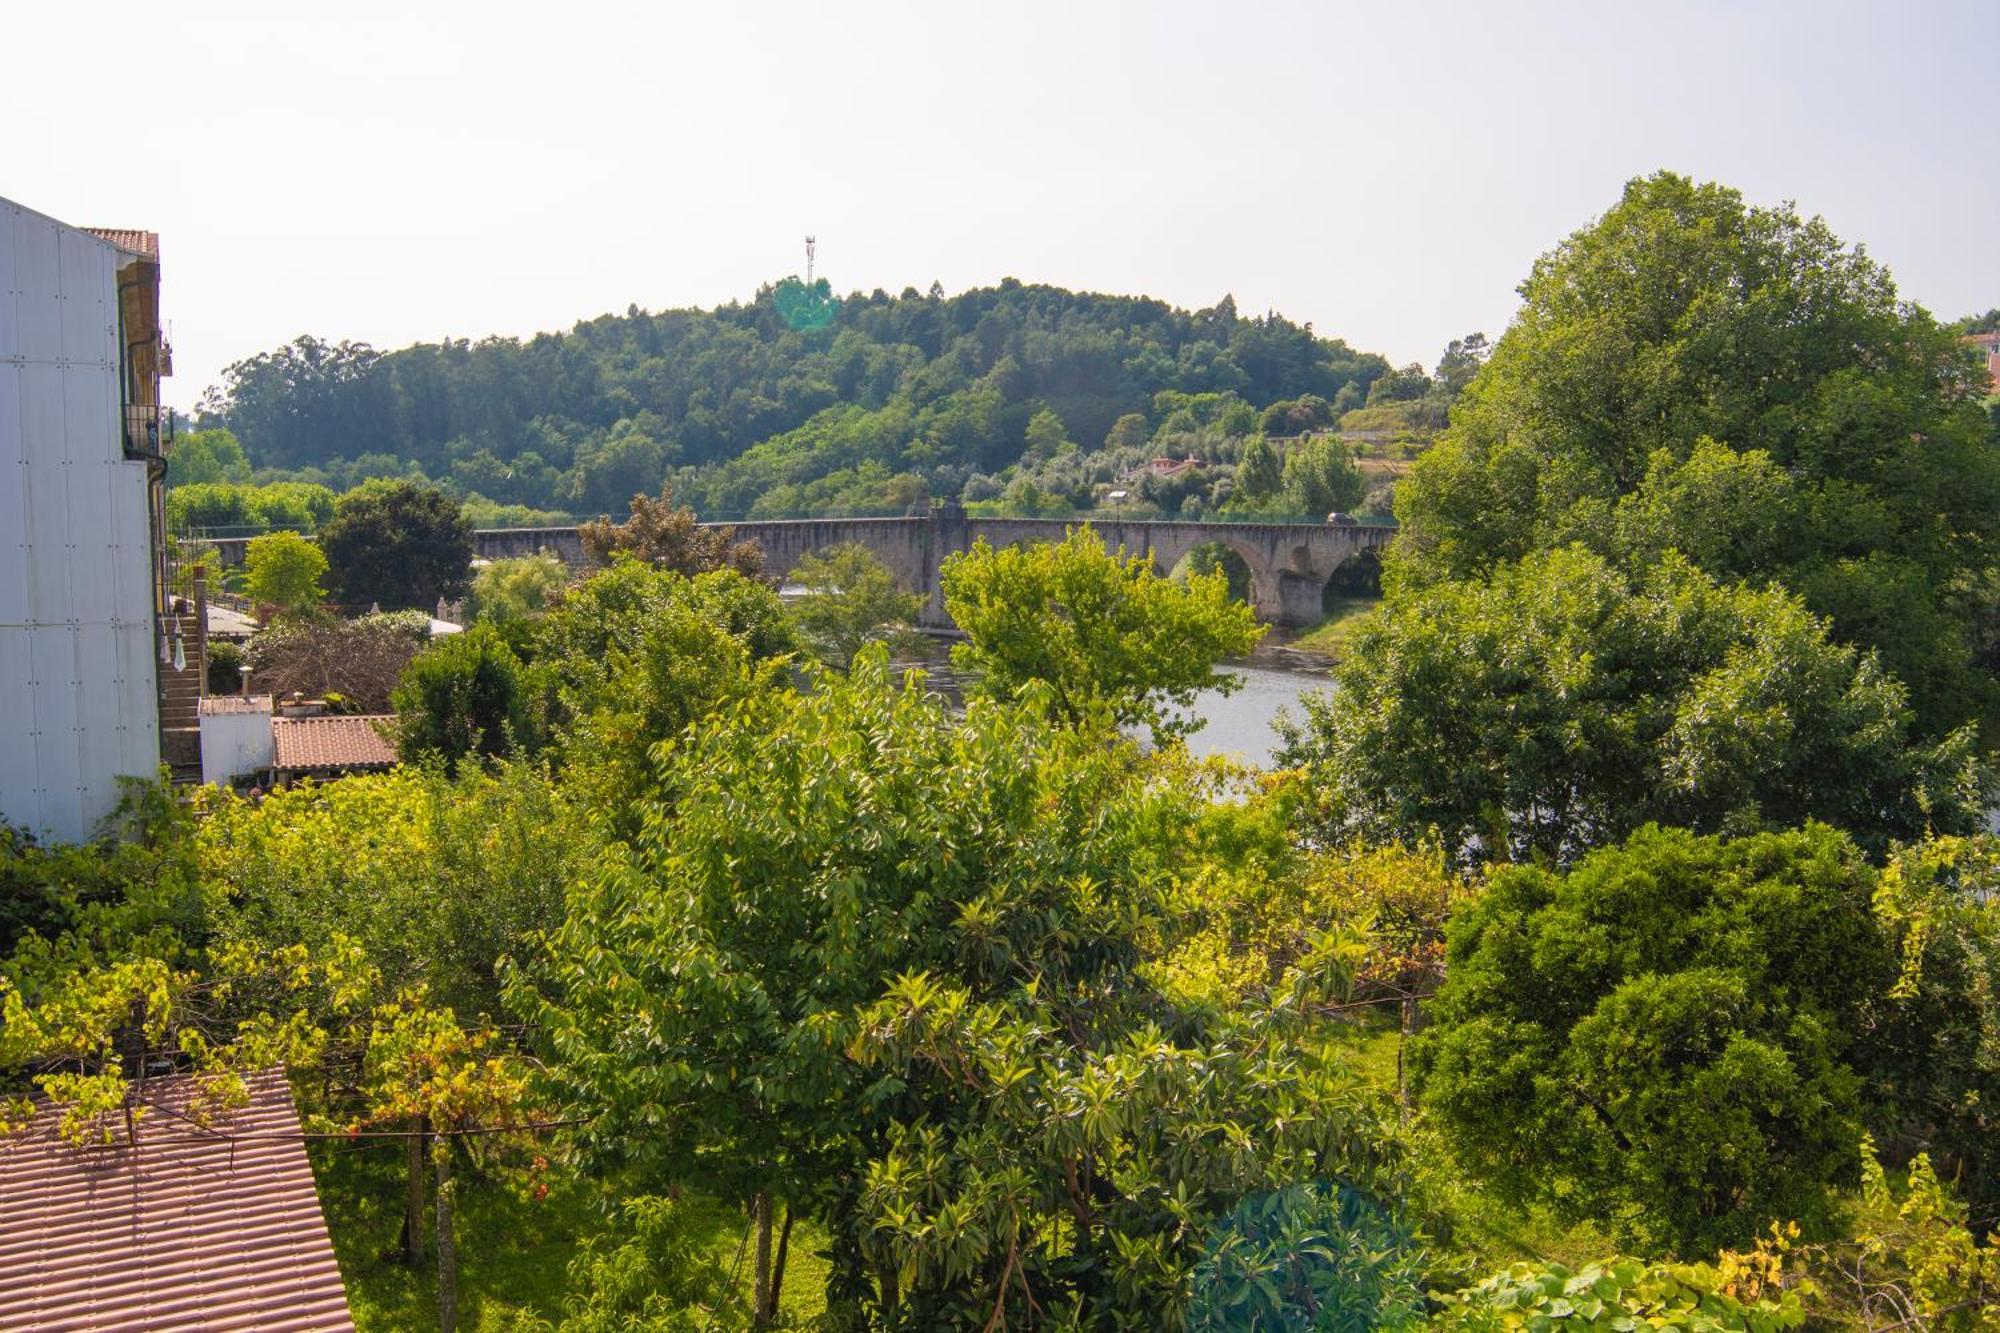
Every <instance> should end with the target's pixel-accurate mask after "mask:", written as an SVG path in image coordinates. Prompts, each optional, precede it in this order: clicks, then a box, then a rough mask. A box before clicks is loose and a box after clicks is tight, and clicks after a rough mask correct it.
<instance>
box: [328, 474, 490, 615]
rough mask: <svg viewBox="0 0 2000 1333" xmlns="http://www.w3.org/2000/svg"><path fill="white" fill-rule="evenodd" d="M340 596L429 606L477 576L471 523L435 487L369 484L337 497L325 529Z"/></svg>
mask: <svg viewBox="0 0 2000 1333" xmlns="http://www.w3.org/2000/svg"><path fill="white" fill-rule="evenodd" d="M320 549H321V550H323V551H325V552H326V558H327V563H328V564H330V565H331V566H332V567H333V569H332V577H333V584H334V595H335V597H336V598H337V599H338V600H339V601H341V602H344V603H346V604H348V605H349V606H368V605H371V604H379V605H380V606H381V607H382V608H383V609H384V610H388V611H396V610H405V609H410V610H415V609H428V608H429V607H431V606H433V605H434V604H435V603H436V602H437V601H438V599H439V598H444V599H446V600H451V599H455V598H457V597H458V596H459V595H461V594H462V593H464V591H465V589H466V585H467V584H468V583H469V582H471V579H472V524H471V523H470V522H468V521H467V520H466V517H465V515H464V513H463V512H461V510H460V509H459V506H458V502H457V501H456V500H453V499H452V498H451V497H450V496H448V495H446V494H445V493H444V492H443V491H441V490H439V489H438V488H437V487H435V486H423V485H419V484H417V483H415V482H408V481H378V482H370V483H369V484H368V485H366V486H362V487H360V488H358V489H356V490H352V491H349V492H348V493H347V494H346V495H343V496H341V497H340V501H339V503H338V504H336V505H335V506H334V510H333V519H332V520H331V521H330V522H329V523H328V524H327V525H326V526H325V528H323V529H322V530H321V531H320Z"/></svg>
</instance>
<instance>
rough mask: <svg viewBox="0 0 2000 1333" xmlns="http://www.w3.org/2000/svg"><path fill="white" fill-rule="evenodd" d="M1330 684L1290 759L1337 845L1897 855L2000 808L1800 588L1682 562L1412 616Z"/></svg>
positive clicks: (1437, 602)
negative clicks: (1822, 833)
mask: <svg viewBox="0 0 2000 1333" xmlns="http://www.w3.org/2000/svg"><path fill="white" fill-rule="evenodd" d="M1334 678H1335V687H1334V689H1333V690H1332V691H1331V693H1329V694H1327V695H1324V696H1320V697H1317V698H1314V699H1309V700H1307V702H1306V705H1305V714H1306V715H1305V719H1304V721H1303V723H1302V724H1300V725H1298V726H1295V727H1294V728H1292V729H1291V731H1290V733H1289V737H1288V744H1287V746H1286V749H1285V752H1284V753H1283V754H1282V755H1281V756H1280V762H1281V763H1282V764H1284V765H1286V766H1289V767H1299V768H1302V769H1303V770H1304V771H1305V775H1306V779H1307V783H1308V786H1309V788H1310V789H1311V790H1312V791H1313V793H1314V795H1315V797H1316V804H1315V805H1314V806H1313V807H1312V809H1311V818H1312V819H1313V821H1314V824H1313V826H1314V827H1315V828H1316V829H1317V830H1318V832H1319V834H1320V835H1321V836H1340V835H1341V834H1342V833H1348V832H1351V833H1360V834H1363V835H1364V836H1370V837H1378V838H1393V837H1404V838H1415V837H1421V836H1424V834H1425V833H1426V831H1427V830H1433V829H1434V830H1436V831H1437V832H1438V833H1439V834H1440V835H1441V836H1442V837H1443V838H1444V839H1445V843H1446V846H1447V847H1448V849H1450V850H1451V851H1452V852H1453V854H1454V855H1456V856H1461V857H1490V858H1496V859H1503V860H1504V859H1509V858H1512V857H1527V856H1546V857H1554V858H1556V859H1558V860H1567V859H1570V858H1573V857H1575V856H1577V855H1579V854H1581V853H1582V852H1583V851H1585V850H1587V849H1588V848H1591V847H1594V846H1598V845H1601V844H1603V843H1607V842H1612V841H1616V840H1617V839H1619V838H1621V837H1623V836H1625V835H1626V834H1627V833H1629V832H1631V831H1632V830H1633V829H1635V828H1637V827H1639V826H1640V825H1641V824H1644V823H1646V822H1648V821H1654V820H1657V821H1659V822H1662V823H1671V824H1680V825H1685V826H1688V827H1691V828H1694V829H1697V830H1700V831H1703V832H1713V831H1723V830H1742V829H1750V828H1758V827H1786V826H1790V825H1795V824H1798V823H1801V822H1803V821H1805V820H1807V819H1823V820H1826V821H1828V822H1830V823H1833V824H1836V825H1839V826H1841V827H1843V828H1847V829H1849V830H1851V831H1853V832H1854V834H1855V835H1856V836H1857V837H1859V838H1861V839H1862V840H1863V841H1864V842H1865V843H1866V844H1867V845H1868V846H1870V847H1871V848H1873V849H1876V850H1878V851H1880V850H1885V849H1886V847H1887V844H1888V843H1889V842H1890V841H1891V840H1893V839H1897V838H1912V837H1917V836H1920V835H1922V834H1923V833H1924V832H1925V831H1926V830H1928V829H1931V828H1937V829H1940V830H1945V831H1968V830H1970V829H1971V828H1973V827H1975V826H1976V825H1977V822H1978V820H1979V817H1980V811H1981V809H1982V808H1983V799H1982V791H1983V787H1984V784H1985V773H1984V770H1983V769H1982V768H1981V767H1980V765H1979V764H1978V763H1977V762H1976V760H1975V757H1974V749H1973V744H1972V736H1971V733H1970V730H1969V729H1966V730H1962V731H1960V732H1959V733H1957V734H1956V735H1954V736H1952V737H1949V738H1947V739H1946V740H1944V741H1940V742H1936V743H1923V742H1918V741H1915V740H1913V739H1912V738H1911V736H1910V734H1909V732H1910V720H1909V711H1908V707H1907V705H1906V703H1905V692H1904V690H1903V688H1902V686H1901V685H1900V684H1898V683H1897V682H1896V680H1895V679H1894V678H1892V677H1890V676H1888V675H1887V674H1886V673H1884V672H1883V671H1882V669H1881V667H1880V666H1879V664H1878V663H1877V662H1876V661H1875V660H1874V658H1873V657H1872V656H1863V655H1861V654H1860V653H1858V652H1857V651H1856V650H1855V649H1853V648H1850V647H1845V646H1843V645H1840V644H1836V643H1832V642H1829V640H1828V638H1827V634H1826V626H1825V623H1824V622H1823V621H1821V620H1820V619H1819V618H1817V617H1815V616H1814V615H1812V614H1811V613H1810V612H1809V611H1807V610H1806V609H1805V608H1804V606H1802V605H1801V604H1800V602H1799V599H1797V598H1796V597H1793V596H1791V595H1790V594H1788V593H1786V592H1784V591H1783V590H1782V589H1775V588H1771V589H1762V590H1759V589H1755V588H1749V587H1745V586H1743V585H1719V584H1717V583H1716V582H1714V581H1713V580H1712V579H1710V578H1708V577H1707V576H1705V575H1704V574H1702V573H1701V572H1700V571H1699V570H1697V569H1695V568H1693V567H1692V566H1691V565H1689V564H1688V563H1687V562H1686V561H1685V560H1684V559H1682V558H1681V557H1680V556H1678V555H1673V556H1670V557H1667V558H1665V559H1663V560H1662V561H1661V562H1660V563H1659V564H1657V565H1655V566H1653V567H1652V569H1651V570H1650V571H1649V572H1648V573H1647V575H1646V577H1645V581H1644V582H1643V583H1640V584H1638V585H1637V586H1634V585H1633V584H1632V583H1631V582H1629V581H1628V580H1627V578H1626V576H1624V575H1623V574H1621V573H1620V572H1619V571H1618V570H1616V569H1614V568H1612V567H1611V566H1610V565H1609V564H1607V563H1606V562H1605V561H1604V560H1603V559H1602V558H1600V557H1598V556H1596V555H1593V554H1591V553H1590V552H1589V551H1586V550H1583V549H1581V548H1569V549H1565V550H1556V551H1549V552H1544V553H1539V554H1535V555H1531V556H1529V557H1527V558H1526V559H1523V560H1522V561H1521V562H1520V563H1518V564H1513V565H1505V566H1502V567H1500V568H1499V569H1497V570H1495V571H1494V572H1493V574H1492V575H1491V576H1490V577H1489V578H1485V579H1480V580H1468V581H1461V582H1449V583H1442V584H1438V585H1436V586H1434V587H1431V588H1427V589H1425V590H1423V591H1421V592H1417V593H1405V594H1403V595H1402V596H1400V597H1396V598H1392V599H1391V601H1390V602H1389V603H1388V604H1387V605H1386V606H1385V607H1383V608H1382V610H1381V611H1380V612H1379V613H1378V614H1377V615H1375V616H1373V617H1371V618H1370V621H1369V623H1368V624H1367V625H1366V626H1364V627H1363V628H1362V629H1361V631H1360V632H1359V634H1358V635H1357V637H1356V638H1355V640H1354V642H1353V644H1352V646H1351V648H1350V651H1349V652H1348V654H1347V656H1346V657H1345V658H1344V659H1343V660H1342V661H1341V663H1340V665H1339V666H1338V667H1337V668H1336V669H1335V672H1334Z"/></svg>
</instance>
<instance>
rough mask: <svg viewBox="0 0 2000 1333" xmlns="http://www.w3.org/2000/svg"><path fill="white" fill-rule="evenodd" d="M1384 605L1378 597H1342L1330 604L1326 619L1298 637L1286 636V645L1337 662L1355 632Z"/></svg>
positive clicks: (1351, 641) (1345, 652) (1297, 650)
mask: <svg viewBox="0 0 2000 1333" xmlns="http://www.w3.org/2000/svg"><path fill="white" fill-rule="evenodd" d="M1381 605H1382V599H1381V598H1379V597H1343V598H1341V599H1340V600H1339V601H1337V602H1333V603H1331V604H1330V605H1329V606H1328V608H1327V613H1326V619H1324V620H1322V621H1320V622H1319V624H1317V625H1314V626H1313V627H1312V628H1311V629H1309V630H1306V631H1304V632H1303V633H1301V634H1300V635H1299V636H1298V637H1297V638H1295V639H1289V640H1287V641H1286V644H1285V646H1286V647H1288V648H1290V649H1292V650H1293V651H1295V652H1302V653H1315V654H1317V655H1319V656H1321V657H1324V658H1328V659H1330V660H1332V661H1336V662H1337V661H1339V660H1340V659H1341V658H1342V657H1344V656H1346V655H1347V650H1348V647H1349V645H1351V644H1352V643H1353V641H1354V636H1355V635H1356V634H1357V633H1358V632H1359V631H1360V629H1361V627H1362V626H1363V625H1364V624H1366V623H1367V621H1368V617H1369V616H1371V615H1373V614H1374V613H1375V608H1377V607H1379V606H1381Z"/></svg>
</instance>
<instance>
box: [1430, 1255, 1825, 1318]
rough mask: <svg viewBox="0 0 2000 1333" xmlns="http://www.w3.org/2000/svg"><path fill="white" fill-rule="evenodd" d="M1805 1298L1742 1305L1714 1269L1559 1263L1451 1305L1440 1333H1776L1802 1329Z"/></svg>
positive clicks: (1515, 1268)
mask: <svg viewBox="0 0 2000 1333" xmlns="http://www.w3.org/2000/svg"><path fill="white" fill-rule="evenodd" d="M1803 1294H1804V1293H1802V1292H1801V1291H1798V1290H1790V1291H1781V1292H1773V1293H1771V1294H1769V1295H1760V1296H1758V1297H1757V1298H1755V1299H1751V1300H1742V1299H1738V1298H1737V1297H1735V1296H1732V1295H1729V1294H1728V1293H1727V1292H1725V1291H1723V1290H1722V1289H1721V1283H1720V1281H1719V1280H1718V1277H1717V1274H1716V1273H1715V1271H1714V1270H1713V1269H1708V1268H1703V1267H1685V1266H1681V1265H1674V1264H1657V1263H1656V1264H1648V1263H1646V1262H1645V1261H1644V1260H1640V1259H1631V1258H1616V1259H1607V1260H1604V1261H1601V1262H1598V1263H1592V1264H1585V1265H1584V1266H1583V1267H1581V1268H1579V1269H1576V1270H1574V1271H1572V1270H1571V1269H1570V1268H1568V1267H1566V1266H1564V1265H1562V1264H1559V1263H1543V1264H1531V1263H1519V1264H1514V1265H1511V1266H1510V1267H1508V1268H1507V1269H1506V1270H1505V1271H1504V1272H1500V1273H1495V1274H1494V1275H1493V1276H1491V1277H1489V1278H1487V1279H1486V1280H1485V1281H1483V1282H1481V1283H1479V1285H1477V1286H1475V1287H1469V1288H1467V1289H1466V1290H1464V1291H1460V1292H1456V1293H1454V1294H1453V1295H1451V1296H1450V1297H1448V1298H1446V1300H1445V1303H1444V1310H1443V1312H1442V1313H1440V1314H1439V1315H1438V1316H1437V1317H1436V1318H1435V1320H1434V1321H1433V1322H1432V1323H1431V1325H1430V1327H1431V1328H1432V1329H1434V1330H1436V1331H1437V1333H1513V1330H1523V1331H1525V1330H1538V1331H1539V1330H1551V1329H1570V1328H1575V1329H1592V1330H1601V1331H1602V1333H1613V1331H1614V1330H1616V1331H1619V1333H1629V1330H1632V1329H1636V1328H1646V1329H1666V1330H1683V1331H1684V1333H1778V1330H1780V1329H1787V1328H1798V1327H1800V1326H1801V1325H1803V1324H1804V1323H1805V1319H1806V1315H1805V1307H1804V1302H1803Z"/></svg>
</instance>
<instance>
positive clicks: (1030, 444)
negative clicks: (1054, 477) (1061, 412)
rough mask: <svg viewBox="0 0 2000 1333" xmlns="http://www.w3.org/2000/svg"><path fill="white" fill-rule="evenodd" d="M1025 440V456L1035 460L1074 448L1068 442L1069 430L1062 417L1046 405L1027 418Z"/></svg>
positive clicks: (1052, 456)
mask: <svg viewBox="0 0 2000 1333" xmlns="http://www.w3.org/2000/svg"><path fill="white" fill-rule="evenodd" d="M1026 441H1027V452H1026V454H1025V456H1026V457H1027V458H1030V459H1034V460H1037V461H1040V460H1043V459H1049V458H1054V457H1055V456H1056V455H1057V454H1060V453H1063V452H1064V451H1066V450H1070V449H1074V448H1076V446H1075V445H1074V444H1072V443H1070V438H1069V431H1068V430H1067V429H1066V428H1065V427H1064V426H1063V420H1062V418H1061V417H1059V416H1057V415H1056V414H1055V413H1054V412H1051V411H1050V410H1049V409H1048V408H1046V407H1044V408H1041V409H1040V410H1038V411H1037V412H1036V413H1035V414H1034V415H1033V416H1031V417H1029V418H1028V429H1027V434H1026Z"/></svg>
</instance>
